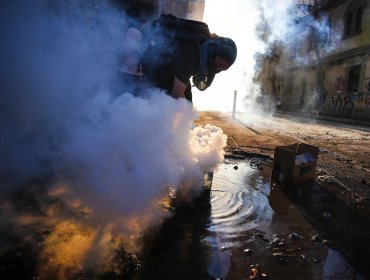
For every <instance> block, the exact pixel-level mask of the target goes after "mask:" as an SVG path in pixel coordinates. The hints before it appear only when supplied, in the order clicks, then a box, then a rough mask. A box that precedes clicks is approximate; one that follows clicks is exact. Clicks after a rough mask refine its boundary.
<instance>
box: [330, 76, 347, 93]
mask: <svg viewBox="0 0 370 280" xmlns="http://www.w3.org/2000/svg"><path fill="white" fill-rule="evenodd" d="M345 88H346V80H345V79H344V78H343V76H338V77H337V78H336V79H335V80H334V81H333V82H330V83H329V89H330V91H336V92H343V91H344V90H345Z"/></svg>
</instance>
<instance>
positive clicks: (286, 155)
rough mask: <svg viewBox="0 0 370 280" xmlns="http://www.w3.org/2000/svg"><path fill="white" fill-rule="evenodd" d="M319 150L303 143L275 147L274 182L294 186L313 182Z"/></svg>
mask: <svg viewBox="0 0 370 280" xmlns="http://www.w3.org/2000/svg"><path fill="white" fill-rule="evenodd" d="M318 155H319V148H318V147H316V146H312V145H308V144H305V143H295V144H293V145H289V146H279V147H276V149H275V153H274V161H273V167H272V179H273V181H275V182H280V183H286V184H296V183H305V182H310V181H313V180H315V178H316V165H317V158H318Z"/></svg>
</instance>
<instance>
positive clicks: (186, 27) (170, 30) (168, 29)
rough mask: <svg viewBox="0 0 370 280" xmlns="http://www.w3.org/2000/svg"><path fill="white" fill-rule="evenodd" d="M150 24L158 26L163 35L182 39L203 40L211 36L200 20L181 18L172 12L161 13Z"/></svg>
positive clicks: (205, 25) (206, 26)
mask: <svg viewBox="0 0 370 280" xmlns="http://www.w3.org/2000/svg"><path fill="white" fill-rule="evenodd" d="M152 26H153V27H154V28H158V30H160V32H163V34H164V35H166V36H169V37H172V38H176V39H182V40H192V41H199V42H201V43H202V42H204V41H206V40H208V39H209V38H210V37H211V33H210V31H209V28H208V25H207V24H206V23H204V22H201V21H195V20H190V19H183V18H178V17H175V16H174V15H172V14H161V16H160V18H159V19H157V20H155V21H153V23H152Z"/></svg>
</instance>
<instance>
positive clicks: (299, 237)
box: [289, 232, 303, 240]
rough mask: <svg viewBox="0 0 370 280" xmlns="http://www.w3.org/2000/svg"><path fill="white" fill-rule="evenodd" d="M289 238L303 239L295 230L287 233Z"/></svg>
mask: <svg viewBox="0 0 370 280" xmlns="http://www.w3.org/2000/svg"><path fill="white" fill-rule="evenodd" d="M289 239H291V240H298V239H303V237H302V236H300V235H299V234H298V233H296V232H292V233H291V234H289Z"/></svg>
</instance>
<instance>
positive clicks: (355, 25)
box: [343, 0, 366, 37]
mask: <svg viewBox="0 0 370 280" xmlns="http://www.w3.org/2000/svg"><path fill="white" fill-rule="evenodd" d="M364 7H366V1H365V0H354V1H352V2H351V3H350V4H349V6H348V8H347V12H346V14H345V16H344V30H343V35H344V37H348V36H353V35H357V34H359V33H360V32H361V27H362V17H363V12H364Z"/></svg>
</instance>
